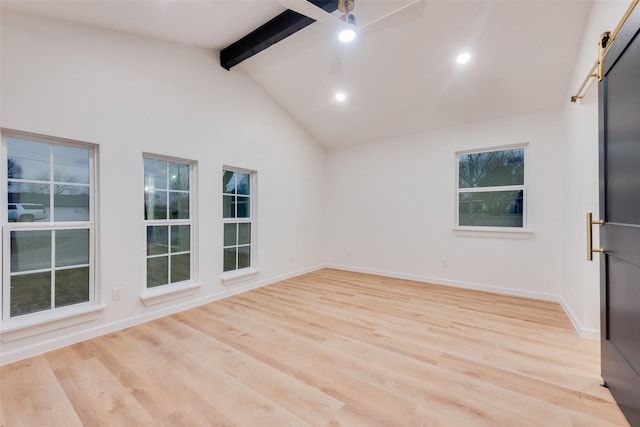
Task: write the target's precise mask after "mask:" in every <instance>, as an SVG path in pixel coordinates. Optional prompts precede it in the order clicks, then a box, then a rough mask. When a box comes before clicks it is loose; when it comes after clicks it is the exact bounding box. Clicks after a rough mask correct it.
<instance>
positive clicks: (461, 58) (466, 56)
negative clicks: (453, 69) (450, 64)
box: [456, 52, 471, 64]
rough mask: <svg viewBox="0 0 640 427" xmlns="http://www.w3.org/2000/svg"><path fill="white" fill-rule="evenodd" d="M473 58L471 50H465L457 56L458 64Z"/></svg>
mask: <svg viewBox="0 0 640 427" xmlns="http://www.w3.org/2000/svg"><path fill="white" fill-rule="evenodd" d="M470 60H471V54H470V53H469V52H463V53H461V54H460V55H458V57H457V58H456V62H457V63H458V64H466V63H467V62H469V61H470Z"/></svg>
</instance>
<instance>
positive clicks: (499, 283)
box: [327, 110, 564, 299]
mask: <svg viewBox="0 0 640 427" xmlns="http://www.w3.org/2000/svg"><path fill="white" fill-rule="evenodd" d="M523 142H528V143H529V144H530V145H529V153H528V159H527V161H528V165H527V167H528V172H529V189H530V191H529V226H530V228H532V229H533V231H534V234H533V235H532V236H531V237H530V238H528V239H512V238H504V237H502V238H488V237H463V236H461V235H459V234H456V233H454V231H453V230H452V229H453V225H454V224H455V201H456V193H455V189H456V181H455V173H456V163H455V157H456V156H455V152H456V151H459V150H467V149H475V148H484V147H493V146H500V145H507V144H515V143H523ZM562 143H563V123H562V115H561V111H559V110H558V111H547V112H541V113H537V114H532V115H528V116H523V117H514V118H505V119H502V120H499V121H492V122H485V123H480V124H474V125H469V126H462V127H456V128H451V129H444V130H440V131H435V132H429V133H425V134H419V135H412V136H407V137H403V138H396V139H390V140H384V141H379V142H375V143H369V144H363V145H356V146H351V147H345V148H340V149H334V150H330V151H329V153H328V155H327V186H328V187H327V194H328V196H327V197H328V203H327V206H328V211H329V212H328V221H329V226H328V234H329V243H328V247H329V254H330V255H329V256H330V263H331V264H333V265H336V266H340V267H343V268H348V269H354V270H360V271H371V272H380V273H383V274H388V275H391V276H399V277H408V278H414V279H418V280H425V281H430V282H434V283H441V284H453V285H458V286H465V287H471V288H478V289H487V290H494V291H499V292H505V293H510V294H515V295H525V296H532V297H538V298H544V299H556V298H557V295H558V293H559V292H558V289H559V280H560V277H561V272H562V269H561V249H562V248H561V238H560V236H561V235H562V224H561V222H560V221H558V218H562V210H563V205H564V203H563V185H562V179H563V173H562V165H563V158H562V155H563V153H562V150H561V147H562ZM443 260H447V262H448V267H444V266H443Z"/></svg>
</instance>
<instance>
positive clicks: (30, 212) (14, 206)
mask: <svg viewBox="0 0 640 427" xmlns="http://www.w3.org/2000/svg"><path fill="white" fill-rule="evenodd" d="M8 217H9V218H8V220H9V222H16V221H18V222H33V221H41V220H44V219H47V218H48V215H47V211H46V210H45V208H44V206H43V205H39V204H37V203H9V209H8Z"/></svg>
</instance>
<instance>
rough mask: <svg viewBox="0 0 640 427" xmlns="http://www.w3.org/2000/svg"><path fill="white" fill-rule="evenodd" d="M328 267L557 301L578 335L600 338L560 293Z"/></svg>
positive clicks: (363, 269)
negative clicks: (584, 325)
mask: <svg viewBox="0 0 640 427" xmlns="http://www.w3.org/2000/svg"><path fill="white" fill-rule="evenodd" d="M326 267H327V268H334V269H336V270H344V271H353V272H356V273H366V274H374V275H376V276H384V277H392V278H394V279H405V280H413V281H416V282H423V283H432V284H434V285H445V286H452V287H456V288H463V289H471V290H476V291H486V292H493V293H497V294H504V295H511V296H517V297H524V298H532V299H538V300H543V301H553V302H557V303H559V304H560V306H561V307H562V309H563V310H564V312H565V313H566V315H567V317H568V318H569V320H570V321H571V324H572V325H573V327H574V329H575V331H576V333H577V334H578V336H580V337H581V338H585V339H590V340H599V339H600V332H599V331H598V330H596V329H589V328H584V327H583V326H582V325H581V324H580V321H579V320H578V318H577V316H576V315H575V313H574V312H573V310H571V308H570V307H569V305H567V304H566V302H565V301H564V299H563V298H562V297H561V296H560V295H556V294H548V293H544V292H534V291H526V290H522V289H513V288H500V287H496V286H491V285H486V284H482V283H472V282H462V281H458V280H448V279H442V278H438V277H428V276H421V275H417V274H406V273H396V272H391V271H384V270H375V269H371V268H361V267H351V266H346V265H337V264H333V265H327V266H326Z"/></svg>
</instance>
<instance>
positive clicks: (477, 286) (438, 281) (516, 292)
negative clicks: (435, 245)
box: [327, 265, 559, 302]
mask: <svg viewBox="0 0 640 427" xmlns="http://www.w3.org/2000/svg"><path fill="white" fill-rule="evenodd" d="M327 268H335V269H336V270H344V271H353V272H356V273H366V274H375V275H376V276H385V277H392V278H394V279H406V280H413V281H416V282H423V283H432V284H434V285H446V286H453V287H456V288H463V289H472V290H476V291H486V292H493V293H497V294H504V295H511V296H517V297H525V298H532V299H539V300H544V301H554V302H558V301H559V296H558V295H554V294H547V293H544V292H533V291H526V290H522V289H513V288H501V287H497V286H491V285H485V284H482V283H473V282H462V281H458V280H448V279H442V278H438V277H429V276H421V275H417V274H406V273H396V272H392V271H383V270H375V269H370V268H360V267H351V266H344V265H328V266H327Z"/></svg>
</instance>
